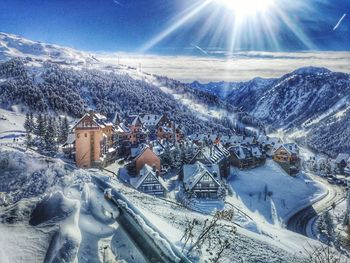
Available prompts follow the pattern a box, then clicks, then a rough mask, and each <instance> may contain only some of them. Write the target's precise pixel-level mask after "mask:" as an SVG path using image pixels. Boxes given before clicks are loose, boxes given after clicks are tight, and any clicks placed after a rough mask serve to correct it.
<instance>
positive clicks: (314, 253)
mask: <svg viewBox="0 0 350 263" xmlns="http://www.w3.org/2000/svg"><path fill="white" fill-rule="evenodd" d="M308 246H309V249H308V248H304V253H303V254H304V255H305V256H306V258H307V259H308V261H309V262H310V263H347V262H349V260H350V259H349V258H348V257H346V256H345V255H343V254H341V253H339V252H338V251H337V250H335V249H334V248H332V247H330V246H327V245H324V244H321V245H320V246H312V245H311V244H310V243H308Z"/></svg>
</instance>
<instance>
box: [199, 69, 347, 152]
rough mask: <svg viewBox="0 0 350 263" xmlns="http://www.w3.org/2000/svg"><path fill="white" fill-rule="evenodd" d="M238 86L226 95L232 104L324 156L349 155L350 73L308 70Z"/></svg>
mask: <svg viewBox="0 0 350 263" xmlns="http://www.w3.org/2000/svg"><path fill="white" fill-rule="evenodd" d="M225 85H226V84H225V83H222V84H221V88H223V87H225ZM236 85H237V86H238V88H235V89H233V90H232V91H231V92H230V93H229V94H228V95H227V96H226V97H225V99H226V100H227V101H228V102H229V103H230V104H231V105H234V106H235V107H239V108H241V109H242V110H243V111H246V112H248V113H249V114H251V115H252V116H254V117H256V118H258V119H260V120H261V121H263V122H264V123H265V124H266V125H270V126H271V127H272V128H273V129H282V130H284V131H288V132H290V133H291V134H292V135H296V138H297V139H303V140H304V139H305V141H306V143H307V144H308V145H309V146H311V147H312V148H314V149H315V150H318V151H320V152H324V153H328V154H331V155H336V154H337V153H339V152H343V151H345V152H350V128H349V127H350V75H349V74H345V73H338V72H331V71H330V70H328V69H325V68H317V67H305V68H300V69H298V70H295V71H294V72H291V73H289V74H286V75H284V76H282V77H281V78H278V79H266V80H263V79H253V80H251V81H248V82H245V83H236ZM236 85H235V84H232V83H230V86H231V87H232V86H236ZM204 87H205V86H204ZM219 88H220V87H216V89H219ZM203 90H208V89H206V88H203ZM213 93H215V92H213Z"/></svg>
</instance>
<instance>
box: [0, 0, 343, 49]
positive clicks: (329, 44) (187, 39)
mask: <svg viewBox="0 0 350 263" xmlns="http://www.w3.org/2000/svg"><path fill="white" fill-rule="evenodd" d="M214 1H216V0H213V2H214ZM242 1H244V0H242ZM203 2H204V0H177V1H175V0H118V1H117V0H114V1H113V0H84V1H82V0H45V1H44V0H1V1H0V31H2V32H7V33H13V34H18V35H21V36H24V37H26V38H28V39H32V40H39V41H43V42H48V43H54V44H60V45H64V46H70V47H73V48H77V49H81V50H89V51H122V52H140V51H142V52H144V53H153V54H167V55H179V54H180V55H193V54H194V55H196V54H202V55H203V52H202V51H201V50H200V49H203V50H205V52H207V51H208V52H213V54H214V53H215V52H216V53H215V54H220V52H217V51H221V52H223V53H224V52H227V51H233V50H234V51H236V50H262V51H264V50H265V51H290V50H292V51H301V50H308V49H312V50H333V51H340V50H345V51H349V50H350V1H344V0H293V1H291V0H275V4H276V5H277V4H278V5H279V8H280V10H281V12H283V14H284V15H285V17H284V19H282V17H281V16H280V15H278V14H277V12H275V11H274V10H272V11H271V12H270V13H269V14H268V16H269V18H268V19H269V22H270V24H272V26H271V28H272V29H271V31H273V35H274V37H275V38H276V39H275V45H272V44H271V36H270V35H268V34H267V33H266V32H265V33H264V31H266V27H264V25H262V23H261V21H259V20H258V19H255V20H253V19H252V18H249V19H247V21H245V22H244V23H243V24H244V25H241V28H240V29H241V30H240V33H239V34H238V36H239V37H238V40H237V43H236V44H235V45H234V49H232V47H229V45H228V44H227V43H229V42H230V39H231V38H232V25H233V23H234V21H235V20H234V19H233V20H232V19H226V18H224V17H227V16H228V13H229V12H231V11H229V12H228V11H227V8H226V7H224V6H222V5H221V6H220V5H219V4H218V3H216V2H214V3H211V4H209V5H208V6H206V7H204V8H203V9H201V10H200V11H198V12H197V13H196V15H194V16H192V17H191V18H190V19H187V20H186V21H185V22H184V23H180V24H181V25H180V26H178V27H176V28H175V29H174V30H170V31H171V33H169V34H165V36H163V37H162V38H160V39H159V38H158V39H157V36H159V34H160V33H162V32H166V31H167V29H169V28H171V26H172V25H174V24H176V23H177V22H178V21H180V20H181V19H182V18H183V17H185V16H186V15H187V14H188V13H190V12H191V11H192V10H193V9H195V7H196V6H199V5H200V4H201V3H203ZM276 2H277V3H276ZM305 2H307V3H305ZM214 9H215V15H213V13H214V11H213V10H214ZM343 14H347V16H346V17H345V18H344V20H343V21H342V23H341V24H340V25H339V27H338V28H337V29H336V30H333V28H334V26H335V25H336V24H337V22H338V21H339V19H340V18H341V17H342V16H343ZM229 15H231V13H229ZM286 21H289V22H290V23H291V24H292V28H290V27H289V26H288V25H287V23H286ZM220 25H221V27H220V30H219V26H220ZM168 31H169V30H168ZM152 40H154V41H152ZM276 43H277V44H278V45H276ZM148 44H149V45H148ZM145 46H146V47H147V48H145ZM198 47H200V49H199V48H198ZM230 48H231V49H230ZM205 52H204V53H205Z"/></svg>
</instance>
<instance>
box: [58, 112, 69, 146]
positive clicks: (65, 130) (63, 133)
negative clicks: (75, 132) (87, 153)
mask: <svg viewBox="0 0 350 263" xmlns="http://www.w3.org/2000/svg"><path fill="white" fill-rule="evenodd" d="M68 134H69V123H68V119H67V117H64V119H63V120H62V121H61V124H60V126H59V135H58V139H59V143H61V144H63V143H65V142H66V141H67V138H68Z"/></svg>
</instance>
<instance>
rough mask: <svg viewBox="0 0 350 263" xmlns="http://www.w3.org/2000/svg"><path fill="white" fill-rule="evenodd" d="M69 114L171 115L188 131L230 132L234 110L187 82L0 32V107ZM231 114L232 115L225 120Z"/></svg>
mask: <svg viewBox="0 0 350 263" xmlns="http://www.w3.org/2000/svg"><path fill="white" fill-rule="evenodd" d="M13 105H20V106H21V107H22V108H23V109H24V110H30V111H34V112H35V111H36V112H37V111H48V112H52V113H60V114H61V113H67V114H69V115H71V116H72V117H80V116H82V114H83V113H84V112H85V111H86V110H88V109H95V110H96V111H99V112H103V113H105V114H106V115H108V116H114V114H115V112H117V111H118V112H120V113H121V114H128V113H139V112H152V113H157V114H163V113H168V114H169V115H171V116H172V117H173V118H174V120H175V121H176V123H178V124H179V125H181V126H182V127H183V129H184V130H185V131H187V132H195V131H201V132H203V131H206V130H207V131H216V132H221V133H226V134H227V133H231V132H232V130H233V129H234V128H235V125H236V121H235V120H234V119H233V118H234V116H236V114H235V111H236V110H235V109H234V107H231V106H227V105H225V103H224V102H223V101H222V100H221V99H219V98H218V97H217V96H215V95H212V94H209V93H207V92H204V91H200V90H195V89H192V88H191V87H190V86H189V85H188V84H185V83H181V82H179V81H176V80H173V79H169V78H167V77H160V76H156V75H151V74H147V73H144V72H142V71H141V70H140V69H136V68H133V67H129V66H127V65H119V64H106V63H103V62H100V61H98V60H97V59H95V58H94V56H93V55H91V54H88V53H87V52H80V51H76V50H73V49H71V48H65V47H60V46H56V45H48V44H44V43H40V42H34V41H30V40H27V39H24V38H21V37H18V36H15V35H10V34H5V33H0V107H3V108H7V109H8V108H10V107H12V106H13ZM227 116H231V117H227Z"/></svg>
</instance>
